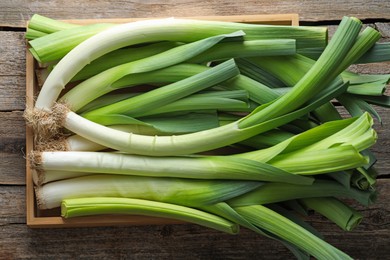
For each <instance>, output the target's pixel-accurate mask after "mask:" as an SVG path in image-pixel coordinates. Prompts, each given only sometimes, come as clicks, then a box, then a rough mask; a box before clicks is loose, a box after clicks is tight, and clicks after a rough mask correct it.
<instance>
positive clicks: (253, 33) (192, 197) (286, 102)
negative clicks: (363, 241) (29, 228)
mask: <svg viewBox="0 0 390 260" xmlns="http://www.w3.org/2000/svg"><path fill="white" fill-rule="evenodd" d="M361 27H362V23H361V21H359V20H358V19H356V18H353V17H344V18H343V19H342V21H341V23H340V25H339V28H338V29H337V31H336V33H335V34H334V36H333V37H332V39H331V40H330V41H329V42H328V41H327V39H326V37H327V30H326V28H319V27H305V26H294V27H291V26H271V25H254V24H244V23H230V22H211V21H197V20H191V19H174V18H171V19H159V20H147V21H139V22H132V23H127V24H119V25H115V24H105V23H101V24H91V25H85V26H84V25H76V24H68V23H64V22H59V21H54V20H52V19H50V18H47V17H43V16H39V15H35V16H33V17H32V20H31V22H30V23H29V28H28V30H27V33H26V38H28V39H29V44H30V47H31V49H30V51H31V53H32V54H33V56H34V57H35V59H36V60H37V61H38V62H40V64H41V65H42V66H44V65H46V67H47V68H46V69H45V72H46V73H47V77H46V78H45V79H44V82H43V86H42V88H41V91H40V92H39V95H38V98H37V100H36V102H35V107H33V108H26V111H25V118H26V121H27V123H28V124H29V125H31V126H32V127H33V129H34V133H35V135H36V136H35V140H36V141H35V148H36V150H35V151H31V152H30V153H29V154H30V157H29V159H30V161H31V164H30V165H31V167H32V169H33V181H34V184H35V194H36V198H37V205H38V207H39V210H46V209H52V208H61V216H62V217H64V218H77V217H80V216H90V215H102V214H116V215H123V214H127V215H128V214H130V215H134V214H136V215H146V216H157V217H162V218H172V219H176V220H180V221H186V222H191V223H195V224H199V225H203V226H205V227H208V228H213V229H216V230H219V231H222V232H227V233H229V234H237V233H238V232H239V227H240V226H243V227H245V228H248V229H250V230H252V231H254V232H256V233H258V234H260V235H264V236H267V237H269V238H271V239H275V240H277V241H280V242H281V243H282V244H283V245H284V246H286V247H287V248H288V249H289V250H290V251H291V252H292V253H293V254H294V255H295V256H296V257H297V258H298V259H309V257H310V256H313V257H315V258H318V259H351V258H350V257H349V256H348V255H346V254H345V253H343V252H341V251H340V250H338V249H337V248H335V247H333V246H332V245H330V244H328V243H327V242H326V241H324V240H323V238H322V236H321V234H319V233H318V232H317V231H316V230H315V229H314V228H313V227H311V226H310V225H309V224H308V223H306V222H305V221H303V220H302V218H301V217H300V214H306V215H309V212H311V211H315V212H317V213H319V214H322V215H324V216H325V217H326V218H328V219H329V220H330V221H331V222H334V223H335V224H336V225H337V226H339V227H340V228H341V229H343V230H346V231H349V230H352V229H353V228H354V227H356V226H357V225H358V224H359V223H360V221H361V219H362V216H361V214H360V213H359V212H357V211H356V210H355V209H353V208H351V207H350V206H349V205H348V204H347V203H345V202H344V201H343V200H342V199H343V198H347V199H352V200H355V201H357V202H358V203H360V204H362V205H365V206H367V205H371V204H372V203H374V202H375V199H376V195H377V194H376V190H375V183H376V176H377V173H376V171H375V167H374V164H375V162H376V159H375V155H374V154H373V153H371V152H370V150H369V149H370V147H371V146H372V145H374V144H375V142H376V140H377V138H378V136H377V133H376V132H375V131H374V129H373V125H374V122H375V120H378V121H379V122H380V120H381V119H380V115H379V114H378V113H377V112H376V111H375V109H374V107H372V106H371V104H375V105H379V106H383V107H388V106H389V102H388V98H389V97H388V96H386V95H385V94H384V93H385V89H386V86H387V84H388V83H389V80H390V76H389V75H387V74H386V75H363V74H357V73H352V72H350V71H348V67H349V66H350V65H351V64H355V63H363V62H379V61H383V60H386V57H389V55H387V54H386V52H387V51H388V50H389V48H388V46H389V44H388V43H381V44H379V43H378V40H379V39H380V34H379V32H378V31H376V30H375V29H373V28H370V27H369V28H366V29H364V30H363V31H361ZM334 100H337V101H338V102H339V104H338V105H341V106H343V107H344V108H345V109H346V110H347V111H348V112H349V115H350V117H349V118H344V117H342V116H341V115H340V113H339V111H338V107H337V106H336V105H335V103H334V102H333V101H334Z"/></svg>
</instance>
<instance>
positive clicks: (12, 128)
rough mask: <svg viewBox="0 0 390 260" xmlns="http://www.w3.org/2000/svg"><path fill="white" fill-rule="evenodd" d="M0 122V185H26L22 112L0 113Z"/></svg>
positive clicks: (24, 136)
mask: <svg viewBox="0 0 390 260" xmlns="http://www.w3.org/2000/svg"><path fill="white" fill-rule="evenodd" d="M0 122H1V123H0V185H2V184H7V185H23V184H25V183H26V182H25V178H26V177H25V158H24V155H25V143H26V139H25V138H26V135H25V123H24V119H23V112H22V111H14V112H0Z"/></svg>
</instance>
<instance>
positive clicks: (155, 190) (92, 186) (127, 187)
mask: <svg viewBox="0 0 390 260" xmlns="http://www.w3.org/2000/svg"><path fill="white" fill-rule="evenodd" d="M260 185H262V182H255V181H229V180H193V179H192V180H189V179H182V178H155V177H143V176H124V175H107V174H95V175H87V176H81V177H76V178H70V179H65V180H60V181H54V182H50V183H47V184H44V185H42V186H37V187H36V188H35V192H36V196H37V203H38V206H39V208H40V209H50V208H55V207H59V206H60V204H61V201H62V200H63V199H68V198H82V197H97V196H103V197H126V198H138V199H149V200H155V201H161V202H168V203H174V204H179V205H185V206H202V205H208V204H213V203H218V202H221V201H225V200H227V199H229V198H233V197H236V196H238V195H240V194H244V193H246V192H248V191H251V190H253V189H254V188H256V187H258V186H260Z"/></svg>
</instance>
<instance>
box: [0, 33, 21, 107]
mask: <svg viewBox="0 0 390 260" xmlns="http://www.w3.org/2000/svg"><path fill="white" fill-rule="evenodd" d="M25 50H26V45H25V40H24V33H23V32H6V31H0V93H1V95H0V111H12V110H22V109H24V104H25V102H26V99H25V93H26V90H25V89H26V81H25V75H26V73H25V71H26V69H25V56H26V54H25Z"/></svg>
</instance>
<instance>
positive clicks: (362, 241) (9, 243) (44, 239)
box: [0, 179, 390, 259]
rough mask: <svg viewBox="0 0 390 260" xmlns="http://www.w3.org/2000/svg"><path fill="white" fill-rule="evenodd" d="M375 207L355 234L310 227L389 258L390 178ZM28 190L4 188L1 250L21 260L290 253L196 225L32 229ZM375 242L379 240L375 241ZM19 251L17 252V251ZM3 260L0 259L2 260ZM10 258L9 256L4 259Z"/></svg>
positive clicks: (249, 235)
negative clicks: (27, 214) (27, 209)
mask: <svg viewBox="0 0 390 260" xmlns="http://www.w3.org/2000/svg"><path fill="white" fill-rule="evenodd" d="M378 184H379V185H378V187H379V194H380V195H379V197H378V201H377V203H376V204H375V205H373V206H371V207H369V208H366V207H363V206H359V207H357V208H358V209H359V211H360V212H362V214H363V215H364V219H363V222H362V223H361V224H360V225H359V226H358V227H357V228H356V229H355V230H354V231H352V232H344V231H341V230H340V229H339V228H338V227H337V226H336V225H334V224H333V223H330V222H329V221H328V220H326V219H325V218H323V217H321V216H319V215H314V216H312V217H310V223H311V224H312V225H313V226H314V227H315V228H316V229H318V230H319V231H320V232H321V233H322V234H323V235H324V237H325V240H326V241H328V242H329V243H331V244H332V245H334V246H336V247H338V248H340V249H341V250H343V251H345V252H346V253H348V254H349V255H351V256H352V257H354V258H356V259H378V258H382V259H385V258H383V257H386V256H388V257H390V251H389V248H388V229H389V223H390V215H389V213H390V212H389V211H390V210H389V208H388V203H387V198H388V196H390V180H388V179H386V180H380V181H379V183H378ZM23 196H24V187H22V186H15V187H5V188H3V189H2V190H0V216H1V218H0V233H1V234H2V236H0V252H1V253H2V256H3V257H4V256H7V257H11V259H20V258H24V257H27V256H33V257H34V258H39V259H42V258H44V259H49V258H51V259H52V258H56V259H58V258H61V259H70V258H74V257H77V258H78V259H80V258H82V259H92V258H94V259H96V258H99V259H103V258H104V259H106V258H110V259H111V258H114V259H119V258H120V259H123V258H132V259H133V258H136V259H151V258H153V259H180V258H184V257H186V258H188V259H255V258H257V259H258V258H261V259H286V258H291V257H292V255H291V254H290V252H289V251H287V250H286V249H285V248H284V247H283V246H281V245H280V244H279V243H277V242H274V241H271V240H269V239H267V238H264V237H262V236H260V235H257V234H255V233H253V232H252V231H249V230H246V229H242V230H241V232H240V234H239V235H234V236H233V235H227V234H224V233H221V232H218V231H214V230H209V229H206V228H204V227H200V226H197V225H192V224H182V225H156V226H133V227H99V228H77V229H75V228H69V229H29V228H27V227H26V226H25V225H23V224H16V223H22V222H21V221H23V218H24V216H25V214H24V212H25V210H24V202H23ZM373 238H375V241H373ZM15 249H16V250H15ZM0 259H3V258H1V256H0ZM4 259H10V258H4Z"/></svg>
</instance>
